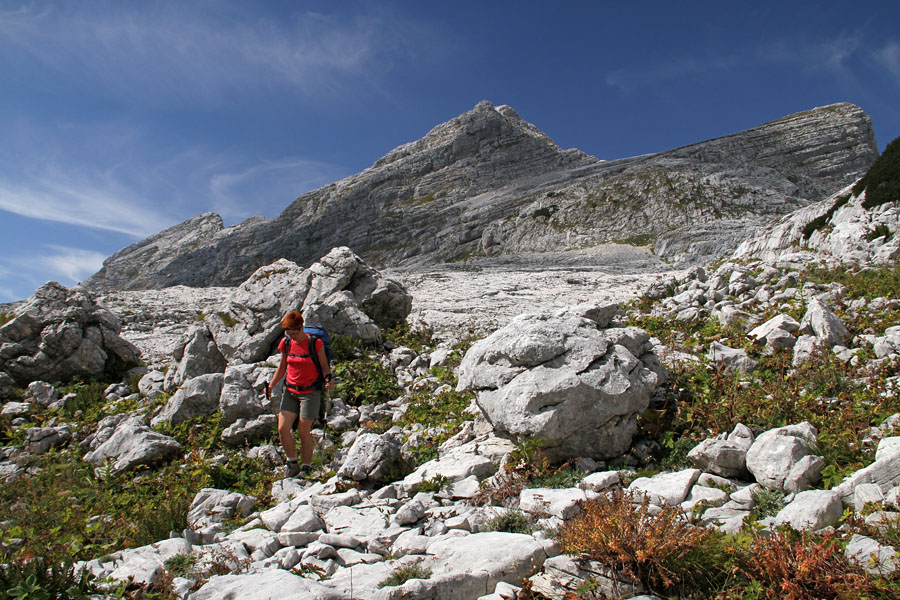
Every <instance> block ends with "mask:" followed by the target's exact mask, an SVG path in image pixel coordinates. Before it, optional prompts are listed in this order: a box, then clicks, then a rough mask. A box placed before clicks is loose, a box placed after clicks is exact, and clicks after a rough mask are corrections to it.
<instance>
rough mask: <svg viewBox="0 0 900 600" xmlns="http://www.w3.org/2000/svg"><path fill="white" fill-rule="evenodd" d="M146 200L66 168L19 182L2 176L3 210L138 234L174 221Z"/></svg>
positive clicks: (0, 207) (112, 183)
mask: <svg viewBox="0 0 900 600" xmlns="http://www.w3.org/2000/svg"><path fill="white" fill-rule="evenodd" d="M145 202H146V201H145V200H143V199H137V198H135V197H134V194H133V192H132V191H131V190H129V189H127V188H125V187H124V186H122V185H121V184H120V183H118V182H116V181H91V180H90V179H87V178H85V177H84V176H81V175H72V174H68V173H64V172H62V171H53V170H51V171H47V172H42V173H41V174H40V176H39V177H31V178H29V179H28V180H26V181H19V182H13V181H9V180H7V179H3V178H2V177H0V210H5V211H8V212H11V213H14V214H17V215H20V216H23V217H29V218H32V219H43V220H48V221H56V222H59V223H68V224H71V225H80V226H83V227H90V228H92V229H105V230H109V231H117V232H120V233H125V234H127V235H131V236H134V237H145V236H147V235H150V234H151V233H154V232H156V231H159V230H160V229H163V228H165V227H167V226H168V225H171V224H172V220H171V219H170V218H167V217H166V216H165V215H162V214H159V213H158V212H157V211H156V210H154V209H149V208H147V207H146V206H145Z"/></svg>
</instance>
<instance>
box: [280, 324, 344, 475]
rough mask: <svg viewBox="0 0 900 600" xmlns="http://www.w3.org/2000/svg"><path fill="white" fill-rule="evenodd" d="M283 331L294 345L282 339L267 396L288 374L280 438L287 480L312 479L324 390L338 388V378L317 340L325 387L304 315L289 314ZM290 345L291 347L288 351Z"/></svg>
mask: <svg viewBox="0 0 900 600" xmlns="http://www.w3.org/2000/svg"><path fill="white" fill-rule="evenodd" d="M281 327H282V329H284V332H285V335H286V336H287V337H288V338H290V340H291V341H290V342H289V343H288V342H287V339H286V338H282V340H281V342H280V343H279V344H278V349H279V350H280V351H281V362H280V363H279V364H278V369H277V370H276V371H275V374H274V375H273V376H272V381H271V382H270V383H269V387H268V388H267V390H266V392H267V394H268V395H271V394H272V390H273V389H274V388H275V386H276V385H277V384H278V382H279V381H280V380H281V378H282V377H283V376H284V375H285V373H287V377H286V378H285V382H284V393H283V394H282V396H281V405H280V407H279V409H278V438H279V439H280V440H281V446H282V447H283V448H284V453H285V454H286V455H287V465H286V466H285V477H295V476H296V475H297V474H303V475H308V474H309V473H310V471H311V470H312V457H313V448H314V446H315V441H314V440H313V437H312V433H311V432H310V430H311V429H312V425H313V422H315V420H316V417H317V416H318V415H319V404H320V403H321V402H323V401H324V398H323V394H324V389H329V390H330V389H332V388H333V387H334V377H333V376H332V374H331V368H330V367H329V366H328V361H327V360H326V358H325V343H324V342H323V341H322V340H321V339H319V338H316V340H315V341H316V343H315V355H316V359H317V360H318V364H319V366H320V367H321V372H322V377H323V378H324V385H323V382H322V380H321V379H320V377H319V368H318V367H316V363H314V362H313V360H314V359H313V357H312V356H310V353H309V346H310V344H309V339H310V338H309V336H308V335H307V334H306V333H304V332H303V315H301V314H300V313H298V312H296V311H292V312H289V313H288V314H287V315H285V317H284V319H282V320H281ZM287 345H289V346H290V347H289V348H287V347H286V346H287ZM298 421H299V423H298ZM295 428H296V429H297V430H298V433H299V435H300V457H301V459H302V460H303V464H302V466H301V465H298V464H297V447H296V445H295V443H294V436H293V433H292V432H291V430H292V429H295Z"/></svg>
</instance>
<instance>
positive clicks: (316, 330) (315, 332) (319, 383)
mask: <svg viewBox="0 0 900 600" xmlns="http://www.w3.org/2000/svg"><path fill="white" fill-rule="evenodd" d="M303 333H305V334H306V336H307V340H308V342H309V345H308V347H307V348H306V354H291V343H292V341H293V340H291V336H289V335H288V334H284V353H285V354H286V355H288V356H299V357H302V358H306V357H307V356H308V357H310V358H312V361H313V364H315V365H316V371H317V372H318V373H319V376H318V377H317V378H316V380H315V381H314V382H313V384H312V385H311V386H310V387H309V388H305V389H306V390H309V389H314V390H320V391H321V390H324V389H325V373H324V372H323V371H322V365H320V364H319V355H318V354H317V353H316V340H322V344H323V345H324V347H325V360H326V361H327V362H328V366H329V367H330V366H331V361H332V360H333V355H332V352H331V336H330V335H328V331H326V330H325V328H324V327H304V328H303ZM285 385H287V382H285ZM289 389H290V388H289Z"/></svg>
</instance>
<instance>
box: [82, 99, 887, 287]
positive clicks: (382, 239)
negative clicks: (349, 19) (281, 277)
mask: <svg viewBox="0 0 900 600" xmlns="http://www.w3.org/2000/svg"><path fill="white" fill-rule="evenodd" d="M876 156H877V147H876V145H875V138H874V133H873V131H872V125H871V120H870V119H869V117H868V116H867V115H866V114H865V113H864V112H863V111H862V110H861V109H859V108H858V107H856V106H853V105H851V104H835V105H830V106H826V107H821V108H817V109H813V110H810V111H805V112H802V113H798V114H796V115H791V116H788V117H785V118H783V119H779V120H778V121H774V122H772V123H768V124H765V125H762V126H760V127H756V128H754V129H751V130H748V131H745V132H741V133H736V134H733V135H729V136H725V137H722V138H717V139H714V140H710V141H707V142H702V143H699V144H694V145H691V146H685V147H683V148H678V149H675V150H671V151H668V152H662V153H658V154H651V155H645V156H639V157H634V158H628V159H621V160H616V161H609V162H604V161H600V160H598V159H596V158H594V157H591V156H589V155H587V154H584V153H583V152H580V151H578V150H562V149H561V148H559V147H558V146H557V145H556V144H555V143H553V141H552V140H550V138H548V137H547V136H546V135H545V134H543V133H542V132H540V131H539V130H538V129H537V128H535V127H534V126H533V125H531V124H529V123H527V122H525V121H524V120H522V119H521V118H520V117H519V116H518V115H517V114H516V113H515V111H513V110H512V109H511V108H509V107H507V106H497V107H495V106H494V105H492V104H491V103H489V102H487V101H482V102H480V103H479V104H478V105H477V106H475V108H474V109H473V110H471V111H468V112H466V113H464V114H462V115H460V116H459V117H457V118H455V119H452V120H451V121H448V122H447V123H444V124H441V125H438V126H437V127H435V128H434V129H432V130H431V131H430V132H429V133H428V134H427V135H425V137H423V138H422V139H420V140H417V141H414V142H411V143H409V144H405V145H403V146H400V147H399V148H397V149H395V150H393V151H391V152H390V153H388V154H387V155H386V156H385V157H383V158H382V159H380V160H379V161H377V162H376V163H375V164H374V165H373V166H372V167H370V168H369V169H366V170H364V171H362V172H361V173H359V174H357V175H354V176H351V177H348V178H346V179H343V180H341V181H338V182H336V183H333V184H331V185H328V186H325V187H322V188H320V189H318V190H315V191H312V192H309V193H307V194H304V195H302V196H300V197H299V198H297V200H295V201H294V202H293V203H292V204H291V205H290V206H288V207H287V209H286V210H285V211H284V212H283V213H282V214H281V215H279V216H277V217H275V218H273V219H263V218H259V217H256V218H253V219H249V220H248V221H245V222H244V223H241V224H240V225H236V226H233V227H229V228H224V227H222V226H221V220H219V221H218V223H219V224H218V226H216V223H215V221H216V216H215V215H202V216H201V217H195V219H193V220H191V221H188V222H185V223H183V224H181V225H178V226H175V227H173V228H170V229H169V230H166V231H165V232H161V233H160V234H157V235H156V236H152V237H151V238H148V239H147V240H144V241H142V242H138V243H137V244H134V245H132V246H129V247H128V248H125V249H123V250H121V251H119V252H117V253H116V254H114V255H113V256H111V257H110V258H109V259H107V261H105V262H104V266H103V269H101V271H99V272H98V273H96V274H95V275H93V276H92V277H91V278H89V279H88V280H87V281H86V282H85V285H87V286H88V287H91V288H94V289H149V288H159V287H165V286H170V285H176V284H183V285H190V286H208V285H235V284H236V283H238V282H240V281H242V280H243V279H245V278H246V277H247V275H248V274H249V273H251V272H252V271H253V270H255V269H256V268H258V267H259V266H261V265H264V264H268V263H271V262H272V261H274V260H275V259H277V258H281V257H284V258H288V259H289V260H292V261H294V262H296V263H298V264H308V263H310V262H311V261H313V260H315V259H316V258H317V257H319V256H321V255H323V254H325V253H327V251H328V250H330V249H331V248H332V247H334V246H338V245H346V246H349V247H350V248H352V249H353V250H354V251H355V252H356V253H357V254H359V255H360V256H362V257H363V258H364V259H365V260H366V261H367V262H368V263H369V264H372V265H373V266H376V267H386V266H395V267H396V266H401V267H414V266H417V265H427V264H434V263H440V262H447V261H459V260H464V259H466V258H468V257H473V256H495V255H502V254H515V253H519V252H556V251H562V250H570V249H581V248H590V247H594V246H597V245H599V244H604V243H607V242H612V241H618V242H626V243H632V244H648V243H652V244H654V250H655V252H656V253H657V254H658V255H660V256H661V257H664V258H667V259H670V260H673V261H676V262H698V261H702V260H705V259H708V258H710V257H711V256H714V255H716V254H719V253H721V252H723V251H725V250H730V249H733V248H734V247H735V246H737V243H738V242H739V241H741V240H742V239H743V238H744V237H745V236H746V235H747V233H748V231H750V230H751V228H752V227H754V226H756V225H758V224H760V223H762V222H764V221H766V220H769V219H771V218H773V217H774V216H778V215H782V214H785V213H788V212H790V211H792V210H794V209H796V208H798V207H801V206H805V205H807V204H809V203H810V202H813V201H817V200H821V199H822V198H825V197H827V196H828V195H829V194H831V193H833V192H834V191H835V190H836V189H839V188H841V187H843V186H845V185H847V184H848V183H850V182H852V181H854V180H855V179H857V178H858V177H859V176H860V175H862V173H864V172H865V171H866V169H868V167H869V166H870V165H871V164H872V162H873V161H874V159H875V157H876ZM192 222H198V223H200V224H202V227H198V231H200V232H201V233H199V234H198V235H197V236H196V237H193V238H192V237H191V236H190V235H185V231H188V230H190V228H191V223H192ZM195 224H196V223H195ZM213 230H214V231H213ZM170 239H176V240H178V247H177V248H173V247H170V246H166V241H167V240H170ZM151 255H152V260H149V261H148V260H147V257H148V256H151Z"/></svg>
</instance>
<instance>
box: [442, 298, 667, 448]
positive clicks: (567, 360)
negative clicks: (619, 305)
mask: <svg viewBox="0 0 900 600" xmlns="http://www.w3.org/2000/svg"><path fill="white" fill-rule="evenodd" d="M578 313H579V311H573V310H570V311H567V312H566V313H559V314H557V315H554V316H547V315H521V316H519V317H516V318H515V319H513V320H512V321H511V322H510V323H509V324H508V325H507V326H505V327H503V328H501V329H499V330H497V331H496V332H494V333H493V334H492V335H490V336H489V337H487V338H485V339H483V340H480V341H479V342H477V343H475V344H474V345H473V346H472V348H470V349H469V351H468V352H467V353H466V356H465V357H464V358H463V361H462V363H461V365H460V369H459V372H460V375H459V385H458V389H459V390H466V389H471V390H475V391H476V394H477V397H476V401H477V404H478V407H479V408H480V409H481V411H482V412H483V413H484V415H485V417H486V418H487V420H488V421H489V422H490V423H491V424H492V425H493V427H494V429H495V430H497V431H498V432H502V433H504V434H507V435H510V436H512V437H513V438H514V439H517V440H518V439H525V438H533V437H536V438H539V439H540V440H541V441H542V442H543V448H544V452H546V454H547V455H548V456H549V457H550V458H551V459H561V460H565V459H568V458H574V457H591V458H596V459H607V458H611V457H614V456H618V455H621V454H622V453H624V452H625V451H627V450H628V448H629V446H630V445H631V438H632V436H633V435H634V432H635V430H636V428H637V416H638V415H639V414H641V413H642V412H643V411H644V410H646V408H647V406H648V405H649V401H650V397H651V395H652V394H653V393H654V391H655V390H656V387H657V385H658V384H659V383H661V382H662V380H663V379H664V378H665V371H664V370H663V368H662V367H661V366H660V365H659V361H658V360H657V357H656V355H655V354H653V353H652V352H651V351H650V349H651V344H650V342H649V335H648V334H647V333H646V332H645V331H643V330H642V329H638V328H635V327H611V328H604V327H605V326H606V325H607V322H606V319H602V320H599V321H595V320H591V319H590V318H585V317H583V316H579V314H578ZM581 314H595V313H592V312H591V311H587V310H585V311H581Z"/></svg>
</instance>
